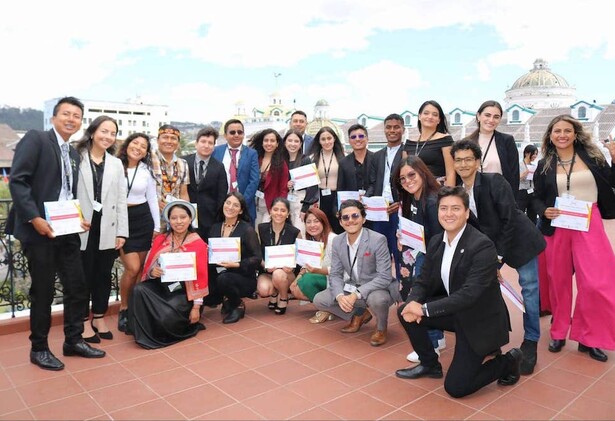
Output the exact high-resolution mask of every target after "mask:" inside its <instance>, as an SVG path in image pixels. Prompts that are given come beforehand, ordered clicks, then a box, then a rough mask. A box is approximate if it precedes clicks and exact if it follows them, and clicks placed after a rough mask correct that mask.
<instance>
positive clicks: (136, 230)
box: [123, 202, 154, 253]
mask: <svg viewBox="0 0 615 421" xmlns="http://www.w3.org/2000/svg"><path fill="white" fill-rule="evenodd" d="M128 235H129V237H128V238H127V239H126V242H125V243H124V247H123V250H124V253H133V252H139V251H149V249H150V248H152V237H153V235H154V219H153V218H152V213H151V212H150V210H149V205H148V204H147V202H145V203H142V204H140V205H135V206H129V207H128Z"/></svg>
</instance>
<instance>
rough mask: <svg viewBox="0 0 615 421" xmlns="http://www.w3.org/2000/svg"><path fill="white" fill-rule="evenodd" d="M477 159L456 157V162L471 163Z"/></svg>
mask: <svg viewBox="0 0 615 421" xmlns="http://www.w3.org/2000/svg"><path fill="white" fill-rule="evenodd" d="M474 161H476V158H474V157H471V158H455V164H471V163H472V162H474Z"/></svg>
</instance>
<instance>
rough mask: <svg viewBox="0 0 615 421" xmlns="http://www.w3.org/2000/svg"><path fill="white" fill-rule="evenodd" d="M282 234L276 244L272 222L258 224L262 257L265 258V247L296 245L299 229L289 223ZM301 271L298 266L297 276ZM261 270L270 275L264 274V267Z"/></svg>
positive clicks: (296, 269)
mask: <svg viewBox="0 0 615 421" xmlns="http://www.w3.org/2000/svg"><path fill="white" fill-rule="evenodd" d="M280 234H281V235H280V237H279V238H278V241H277V243H276V242H274V233H273V228H272V227H271V222H265V223H262V224H258V238H260V242H261V255H262V256H263V258H264V256H265V247H270V246H280V245H287V244H295V241H296V240H297V236H298V235H299V229H298V228H296V227H294V226H293V225H291V224H290V223H288V222H287V223H285V224H284V228H282V232H281V233H280ZM299 269H300V268H299V267H298V266H297V267H295V275H297V274H298V273H299ZM260 270H261V273H268V272H263V271H262V270H263V268H262V267H261V268H260Z"/></svg>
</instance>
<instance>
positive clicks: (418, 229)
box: [399, 216, 426, 253]
mask: <svg viewBox="0 0 615 421" xmlns="http://www.w3.org/2000/svg"><path fill="white" fill-rule="evenodd" d="M399 231H400V233H401V239H400V242H401V243H402V244H403V245H405V246H408V247H410V248H412V249H414V250H416V251H420V252H422V253H426V247H425V228H424V227H423V226H422V225H421V224H417V223H416V222H414V221H411V220H410V219H408V218H404V217H403V216H400V217H399Z"/></svg>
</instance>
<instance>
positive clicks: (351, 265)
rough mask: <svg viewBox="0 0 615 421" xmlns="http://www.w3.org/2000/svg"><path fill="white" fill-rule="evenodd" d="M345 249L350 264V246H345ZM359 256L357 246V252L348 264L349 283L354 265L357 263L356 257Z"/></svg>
mask: <svg viewBox="0 0 615 421" xmlns="http://www.w3.org/2000/svg"><path fill="white" fill-rule="evenodd" d="M346 249H347V250H348V263H350V246H349V245H348V244H346ZM358 255H359V246H358V245H357V252H356V253H355V255H354V260H353V261H352V263H350V274H349V276H350V282H351V283H352V275H353V270H354V265H355V263H357V256H358Z"/></svg>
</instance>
